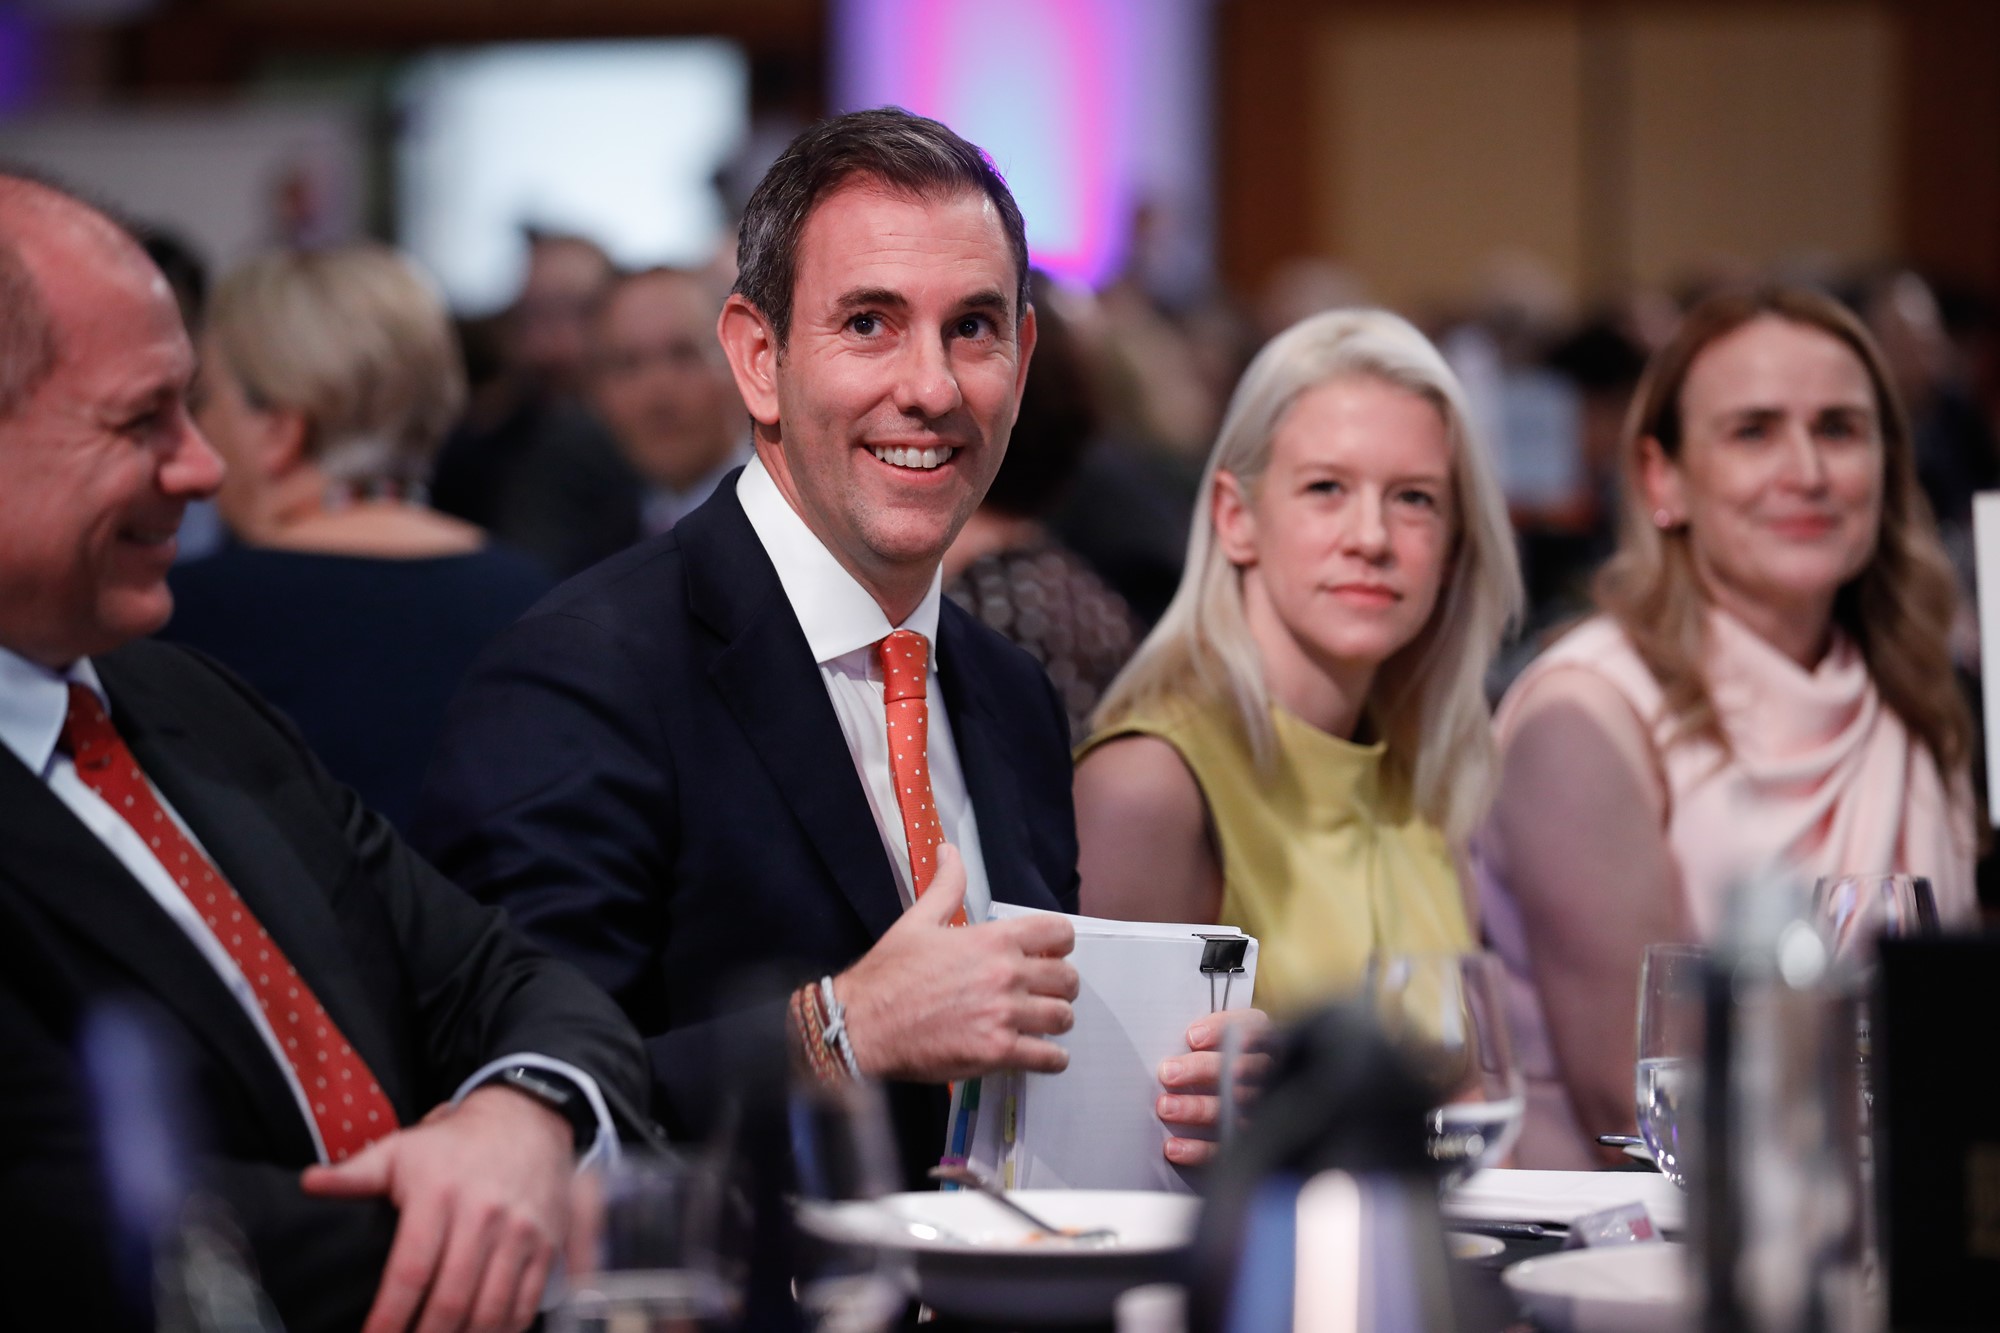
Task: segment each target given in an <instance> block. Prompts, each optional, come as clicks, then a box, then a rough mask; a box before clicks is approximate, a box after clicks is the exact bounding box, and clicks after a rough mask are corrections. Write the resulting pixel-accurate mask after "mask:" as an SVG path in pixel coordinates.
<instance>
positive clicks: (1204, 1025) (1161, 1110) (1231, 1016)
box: [1153, 1009, 1271, 1166]
mask: <svg viewBox="0 0 2000 1333" xmlns="http://www.w3.org/2000/svg"><path fill="white" fill-rule="evenodd" d="M1232 1027H1233V1028H1236V1029H1237V1033H1236V1052H1237V1055H1236V1060H1235V1068H1234V1069H1233V1070H1232V1071H1231V1075H1232V1077H1233V1078H1234V1080H1235V1083H1236V1105H1237V1107H1238V1108H1239V1109H1241V1108H1242V1107H1243V1106H1245V1105H1247V1104H1248V1103H1249V1102H1250V1101H1251V1100H1252V1099H1253V1098H1254V1097H1255V1096H1256V1093H1257V1089H1258V1087H1259V1086H1260V1085H1261V1084H1262V1082H1263V1080H1264V1076H1265V1075H1266V1074H1267V1073H1269V1072H1270V1069H1271V1057H1270V1056H1268V1055H1265V1054H1263V1053H1262V1052H1260V1051H1258V1050H1257V1047H1258V1045H1259V1043H1260V1042H1261V1041H1262V1040H1263V1037H1264V1034H1265V1033H1266V1032H1268V1031H1269V1030H1270V1027H1271V1020H1270V1018H1269V1017H1267V1016H1266V1015H1265V1013H1264V1011H1263V1010H1262V1009H1232V1010H1229V1011H1228V1012H1226V1013H1220V1014H1210V1015H1209V1016H1208V1017H1207V1018H1204V1019H1200V1020H1198V1021H1197V1022H1196V1023H1195V1024H1194V1025H1193V1026H1192V1027H1190V1028H1189V1029H1188V1033H1187V1042H1188V1054H1186V1055H1177V1056H1175V1057H1174V1058H1173V1059H1171V1060H1163V1061H1161V1062H1160V1086H1161V1087H1163V1088H1165V1089H1166V1091H1165V1092H1164V1093H1162V1094H1161V1095H1160V1099H1159V1101H1158V1102H1157V1103H1155V1104H1154V1108H1153V1109H1154V1111H1155V1112H1156V1113H1157V1114H1158V1115H1159V1117H1160V1119H1161V1120H1163V1121H1165V1122H1166V1124H1167V1126H1168V1127H1169V1128H1171V1129H1213V1128H1214V1127H1215V1126H1216V1125H1217V1124H1218V1123H1219V1122H1220V1121H1221V1119H1222V1097H1221V1088H1222V1042H1223V1034H1224V1032H1225V1031H1226V1030H1227V1029H1229V1028H1232ZM1215 1149H1216V1145H1215V1144H1214V1143H1212V1142H1210V1141H1209V1140H1207V1139H1199V1138H1188V1137H1186V1136H1184V1135H1178V1134H1177V1135H1175V1136H1174V1137H1172V1138H1169V1139H1168V1140H1167V1142H1166V1154H1167V1160H1168V1161H1170V1162H1173V1163H1174V1164H1176V1165H1178V1166H1199V1165H1201V1164H1203V1163H1205V1162H1207V1161H1209V1160H1210V1159H1211V1158H1213V1157H1214V1156H1215Z"/></svg>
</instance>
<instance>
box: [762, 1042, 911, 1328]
mask: <svg viewBox="0 0 2000 1333" xmlns="http://www.w3.org/2000/svg"><path fill="white" fill-rule="evenodd" d="M786 1115H787V1129H788V1130H789V1132H790V1138H791V1150H792V1173H793V1175H792V1187H793V1203H794V1209H795V1211H796V1214H797V1216H798V1220H799V1226H798V1229H797V1233H796V1236H795V1239H794V1254H793V1289H794V1291H795V1292H796V1293H797V1295H798V1301H799V1310H800V1313H801V1314H802V1315H803V1316H804V1320H805V1325H806V1327H807V1328H808V1329H811V1330H815V1333H881V1330H883V1329H886V1328H888V1327H889V1326H890V1325H891V1324H893V1323H895V1322H896V1320H897V1319H898V1318H899V1317H900V1316H901V1315H902V1313H903V1309H904V1306H905V1305H906V1304H907V1303H908V1301H909V1293H910V1292H911V1291H913V1290H914V1289H915V1285H916V1284H915V1277H914V1273H913V1271H912V1269H911V1267H910V1264H909V1259H908V1252H907V1251H906V1250H904V1249H901V1248H898V1247H897V1246H895V1245H894V1244H893V1243H885V1239H886V1236H885V1229H886V1230H889V1231H893V1225H892V1222H893V1219H891V1218H889V1217H888V1215H887V1214H886V1213H885V1212H884V1211H883V1210H881V1209H880V1208H879V1207H878V1205H879V1203H880V1201H881V1200H882V1199H884V1198H886V1197H887V1196H888V1195H890V1194H892V1193H894V1192H895V1191H896V1190H897V1188H898V1187H899V1185H898V1182H899V1180H900V1178H901V1177H900V1172H899V1171H898V1168H897V1159H896V1153H895V1147H894V1141H893V1139H892V1137H891V1134H890V1129H889V1113H888V1108H887V1105H886V1103H885V1101H884V1098H883V1095H882V1090H881V1088H880V1087H878V1086H877V1085H876V1084H874V1083H871V1082H868V1081H866V1080H855V1081H852V1082H846V1083H837V1084H828V1083H820V1082H817V1081H814V1080H812V1079H810V1078H806V1077H804V1076H801V1077H800V1078H799V1079H797V1080H796V1081H795V1082H794V1084H793V1085H792V1089H791V1093H790V1096H789V1099H788V1101H787V1105H786Z"/></svg>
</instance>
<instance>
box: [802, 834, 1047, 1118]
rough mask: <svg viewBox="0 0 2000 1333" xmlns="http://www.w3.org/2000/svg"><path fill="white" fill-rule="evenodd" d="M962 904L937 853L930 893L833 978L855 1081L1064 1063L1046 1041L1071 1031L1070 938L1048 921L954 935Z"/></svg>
mask: <svg viewBox="0 0 2000 1333" xmlns="http://www.w3.org/2000/svg"><path fill="white" fill-rule="evenodd" d="M964 901H965V866H964V863H963V862H961V861H960V860H959V857H958V849H957V848H955V847H952V846H950V845H948V844H947V845H945V846H941V847H939V848H938V868H937V878H936V879H934V880H933V881H932V882H931V886H930V888H929V889H927V890H926V891H925V892H924V893H923V895H922V896H921V897H919V898H918V899H917V901H916V904H915V905H914V906H912V907H911V908H910V910H909V911H907V912H905V913H903V915H902V918H901V919H900V920H898V921H897V922H896V924H895V925H893V926H891V927H890V928H889V931H888V933H887V934H885V935H883V936H882V938H881V939H880V940H877V941H876V943H875V947H874V948H872V949H870V950H869V951H868V952H867V953H866V954H864V955H862V957H861V960H860V961H859V962H857V963H855V965H854V966H853V967H851V968H849V969H848V970H847V971H845V972H843V973H841V974H840V975H839V976H838V977H835V978H834V981H833V988H834V994H835V995H836V996H837V997H838V998H839V1000H840V1002H841V1004H842V1005H844V1006H845V1007H846V1009H847V1034H848V1040H849V1041H850V1042H851V1043H852V1044H853V1047H854V1059H855V1062H856V1063H857V1064H859V1065H860V1066H861V1072H862V1073H864V1074H868V1075H870V1076H872V1077H875V1078H900V1079H912V1080H917V1081H923V1082H931V1083H942V1082H945V1081H947V1080H949V1079H958V1078H976V1077H978V1076H980V1075H982V1074H990V1073H992V1072H993V1071H994V1070H996V1069H1030V1070H1034V1071H1036V1072H1038V1073H1050V1074H1052V1073H1056V1072H1058V1071H1060V1070H1061V1069H1062V1068H1063V1067H1064V1066H1065V1065H1067V1064H1068V1063H1069V1053H1068V1052H1067V1051H1065V1050H1063V1048H1062V1047H1060V1046H1058V1045H1056V1044H1055V1043H1054V1042H1052V1041H1048V1040H1045V1037H1046V1036H1047V1035H1048V1034H1050V1033H1057V1032H1067V1031H1069V1030H1070V1027H1071V1025H1072V1024H1073V1023H1074V1022H1075V1021H1076V1020H1075V1017H1074V1015H1072V1014H1071V1012H1070V1007H1069V1002H1070V1001H1071V1000H1074V999H1075V998H1076V985H1077V982H1076V969H1075V968H1074V967H1071V966H1070V965H1069V964H1068V963H1066V962H1064V961H1063V956H1064V955H1065V954H1067V953H1068V952H1069V951H1070V949H1071V948H1072V947H1073V946H1074V945H1075V943H1076V931H1075V930H1074V928H1072V927H1071V925H1070V924H1069V922H1068V921H1066V920H1064V919H1063V918H1062V917H1060V916H1053V915H1048V916H1027V917H1017V918H1013V919H1010V920H1007V921H989V922H987V923H985V924H984V925H978V926H960V927H953V926H952V925H951V924H950V922H951V918H952V914H953V913H955V912H956V911H958V908H959V904H961V903H962V902H964Z"/></svg>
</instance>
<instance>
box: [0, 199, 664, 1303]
mask: <svg viewBox="0 0 2000 1333" xmlns="http://www.w3.org/2000/svg"><path fill="white" fill-rule="evenodd" d="M194 373H195V362H194V354H193V351H192V349H191V347H190V346H189V343H188V339H187V335H186V333H185V332H184V330H183V329H182V327H181V323H180V318H179V315H178V313H177V311H176V308H175V306H174V303H173V299H172V296H171V294H170V293H169V291H168V288H167V285H166V283H165V281H164V280H163V279H162V278H161V276H160V274H159V271H158V270H157V269H156V268H154V266H153V265H152V263H151V262H150V261H149V260H148V259H147V258H146V257H145V255H144V253H143V252H142V251H141V250H140V248H139V247H138V246H137V245H136V244H135V243H133V241H132V240H131V239H130V238H129V237H128V236H127V235H126V234H125V233H124V232H123V231H121V230H120V229H119V228H118V227H117V226H116V225H115V224H114V223H112V222H111V221H110V220H109V219H107V218H106V217H104V216H103V215H102V214H100V213H98V212H96V211H94V210H92V209H91V208H89V207H87V206H85V205H83V204H81V203H79V202H78V201H76V200H75V199H72V198H70V197H68V196H66V195H64V194H62V193H60V192H58V191H56V190H53V189H51V188H48V187H46V186H43V185H39V184H35V183H32V182H28V181H25V180H21V179H18V178H14V177H8V176H0V1326H5V1327H9V1328H12V1327H22V1328H29V1327H32V1328H93V1329H94V1328H115V1327H127V1326H129V1327H142V1326H143V1327H150V1326H151V1321H150V1320H149V1319H148V1318H147V1317H146V1315H145V1313H144V1311H143V1308H140V1309H136V1310H135V1309H134V1308H133V1307H132V1306H131V1305H130V1304H126V1303H124V1302H121V1300H120V1286H119V1284H118V1283H117V1282H115V1281H114V1280H113V1263H112V1257H111V1254H110V1252H109V1251H110V1242H111V1238H112V1236H113V1234H114V1232H115V1231H116V1230H117V1227H116V1224H115V1223H116V1220H117V1211H118V1208H117V1203H116V1201H114V1198H113V1190H112V1188H111V1186H110V1184H109V1182H108V1181H107V1179H106V1178H105V1173H104V1172H103V1170H102V1169H101V1168H100V1160H101V1157H100V1149H101V1147H102V1145H100V1144H99V1143H97V1142H96V1141H95V1139H96V1134H95V1130H94V1127H93V1120H94V1115H95V1113H96V1111H100V1110H102V1109H103V1108H102V1107H96V1108H94V1107H93V1105H92V1100H91V1096H90V1092H89V1081H88V1079H87V1078H86V1075H85V1072H84V1061H83V1058H82V1056H81V1055H80V1053H79V1045H80V1042H81V1039H82V1034H83V1033H84V1032H85V1031H86V1030H87V1029H88V1028H90V1026H91V1025H92V1022H93V1016H94V1015H95V1014H96V1013H97V1012H99V1011H100V1009H101V1007H102V1006H103V1005H104V1004H105V1003H106V1002H112V1001H116V1002H124V1003H128V1004H129V1003H131V1002H132V1001H134V1000H135V999H136V1000H137V1001H138V1002H139V1003H141V1004H142V1005H143V1006H144V1007H145V1008H146V1009H147V1010H148V1011H149V1012H150V1013H151V1014H152V1015H153V1016H154V1020H155V1024H156V1027H157V1029H158V1030H159V1031H160V1032H161V1033H162V1034H163V1035H164V1038H165V1041H166V1045H167V1047H168V1048H170V1049H171V1050H172V1051H173V1052H174V1053H175V1054H176V1055H177V1056H178V1057H179V1058H180V1059H181V1060H182V1062H183V1063H184V1072H185V1074H186V1082H187V1084H188V1085H189V1086H190V1087H191V1089H192V1091H193V1094H194V1100H195V1102H196V1107H195V1110H196V1114H197V1117H198V1119H199V1120H200V1122H201V1128H202V1130H203V1131H204V1133H203V1138H204V1139H205V1143H206V1152H205V1154H204V1155H203V1156H201V1157H200V1159H199V1160H198V1161H196V1162H195V1163H193V1164H192V1168H193V1172H194V1175H195V1178H196V1183H197V1185H198V1186H199V1188H201V1189H202V1190H204V1191H206V1192H207V1193H208V1194H209V1195H210V1196H211V1197H213V1198H216V1199H219V1200H220V1201H221V1202H222V1203H223V1204H224V1205H225V1206H226V1208H227V1211H228V1213H229V1215H230V1218H231V1221H232V1222H233V1225H234V1226H235V1227H236V1228H237V1229H239V1230H240V1231H241V1233H242V1235H243V1237H244V1239H245V1240H246V1241H247V1243H248V1246H249V1249H250V1251H251V1254H252V1256H253V1257H254V1260H255V1262H256V1265H257V1267H258V1270H259V1272H260V1275H261V1278H262V1280H263V1283H264V1285H265V1287H266V1289H267V1290H268V1292H269V1293H270V1295H271V1297H272V1299H273V1300H274V1302H275V1304H276V1306H277V1309H278V1312H279V1314H280V1315H281V1316H282V1318H283V1319H284V1320H285V1323H286V1326H287V1327H288V1328H290V1329H292V1330H293V1331H294V1333H299V1331H300V1330H306V1329H351V1328H355V1327H357V1326H362V1325H363V1323H364V1319H365V1321H366V1324H365V1326H366V1328H367V1329H368V1330H369V1333H389V1331H390V1330H400V1329H404V1328H409V1327H415V1328H418V1329H422V1330H445V1329H480V1330H503V1329H519V1328H522V1327H525V1326H526V1325H527V1323H528V1322H529V1321H530V1320H531V1319H532V1318H533V1317H534V1314H535V1311H536V1309H537V1307H538V1305H539V1304H540V1301H541V1299H542V1294H543V1286H544V1284H545V1279H546V1278H547V1275H548V1273H549V1271H550V1268H551V1264H552V1263H553V1262H554V1260H555V1258H556V1257H557V1255H558V1254H559V1252H560V1249H561V1246H562V1244H563V1241H564V1236H565V1233H566V1230H567V1227H568V1217H569V1210H570V1198H571V1192H570V1180H571V1177H572V1175H573V1173H574V1170H575V1168H576V1164H577V1161H578V1158H579V1156H580V1155H585V1154H591V1153H597V1154H602V1153H606V1152H611V1151H615V1150H616V1143H615V1129H614V1122H613V1115H612V1111H613V1108H614V1107H616V1108H620V1109H621V1111H622V1118H624V1119H626V1120H628V1121H633V1122H634V1123H636V1118H635V1117H634V1116H633V1113H632V1109H631V1108H634V1107H637V1106H642V1105H643V1102H644V1097H645V1083H644V1077H643V1063H642V1060H643V1057H642V1053H641V1051H640V1048H639V1046H638V1042H637V1039H636V1036H635V1034H634V1033H633V1032H632V1030H631V1028H630V1026H629V1024H628V1023H627V1022H626V1021H625V1020H624V1018H623V1017H622V1016H621V1015H620V1014H619V1013H618V1012H617V1009H616V1007H615V1006H614V1005H612V1004H611V1003H610V1001H609V1000H608V999H606V998H605V997H604V996H603V995H602V993H601V992H599V991H598V990H597V989H596V988H594V987H592V986H591V985H590V984H589V983H588V982H587V981H585V980H584V979H583V978H582V977H580V976H577V975H576V974H575V973H574V972H572V971H571V970H570V969H569V968H567V967H566V966H564V965H562V964H559V963H556V962H555V961H554V960H552V959H550V958H548V957H547V956H546V955H544V954H541V953H540V952H539V951H537V950H535V949H534V948H533V947H532V946H530V945H529V944H527V942H526V941H525V940H524V939H522V938H521V937H520V936H518V935H517V934H515V933H514V932H513V931H512V930H511V929H510V928H509V927H508V926H507V925H506V923H505V921H504V919H503V918H502V917H501V916H500V914H499V913H497V912H494V911H492V910H490V909H485V908H481V907H479V906H477V905H476V904H473V903H472V902H470V901H469V900H468V899H466V898H465V896H464V895H463V894H461V893H460V892H459V891H458V890H457V889H455V888H453V887H452V886H451V885H450V884H449V883H448V882H446V881H445V880H443V879H442V878H441V877H439V876H438V875H437V874H436V872H435V871H433V870H431V869H430V867H428V866H427V865H425V864H424V863H423V862H422V861H421V860H419V859H418V857H417V856H416V855H415V854H414V853H413V852H411V851H410V850H409V849H408V848H407V847H405V846H404V845H403V844H402V843H401V842H400V841H399V840H398V839H397V837H396V835H395V834H394V832H393V831H392V830H391V829H390V828H389V826H388V825H387V824H386V823H384V822H383V821H382V820H381V819H380V818H378V817H377V816H375V815H373V814H371V813H370V812H368V811H367V810H365V809H363V808H362V807H361V806H360V805H359V803H358V802H357V801H356V799H355V798H354V796H353V794H352V793H351V792H348V791H346V790H345V789H344V788H342V787H340V786H339V785H338V784H337V783H335V782H334V781H333V780H332V779H330V778H329V777H328V776H327V774H326V773H325V771H324V770H323V769H321V768H320V767H319V765H318V764H317V763H316V762H315V761H314V760H313V758H312V756H311V755H310V754H309V753H308V752H307V751H306V750H305V748H304V746H303V745H302V743H301V742H300V741H299V739H298V737H297V734H296V733H295V732H294V731H293V730H292V728H291V727H290V726H289V724H287V723H286V722H285V721H284V720H283V719H282V718H280V717H279V716H277V715H276V714H275V713H274V712H272V711H271V710H270V709H269V708H268V707H266V706H265V705H264V704H263V703H262V702H261V701H259V700H258V699H257V698H255V697H254V696H253V695H251V694H250V693H249V692H248V691H247V690H246V689H245V688H244V687H243V686H242V685H241V684H240V683H239V682H237V681H235V680H234V679H233V678H231V677H229V676H227V675H226V674H225V673H223V672H221V671H219V670H217V669H216V668H214V667H213V666H211V665H209V664H208V663H206V662H205V661H203V660H201V659H198V658H195V657H192V656H190V655H188V654H186V653H183V652H181V651H180V650H177V649H174V648H170V647H167V646H164V645H160V644H155V643H152V642H149V641H145V640H144V639H143V637H142V636H144V635H146V634H148V633H150V632H151V631H153V630H155V629H157V628H158V627H159V626H160V624H161V623H162V622H163V621H165V620H166V618H167V616H168V613H169V610H170V608H171V599H170V596H169V594H168V591H167V584H166V575H167V570H168V567H169V566H170V565H171V563H172V561H173V557H174V549H175V544H174V533H175V529H176V528H177V527H178V525H179V522H180V518H181V514H182V511H183V510H184V509H185V507H186V505H187V504H188V502H189V501H191V500H194V499H197V498H200V497H203V496H206V495H209V494H212V493H213V492H214V491H215V489H216V487H217V485H218V484H219V483H220V480H221V476H222V466H221V462H220V460H219V459H218V458H217V457H216V455H215V454H214V453H213V451H211V450H210V449H209V447H208V445H207V444H206V443H205V442H204V441H203V440H202V438H201V436H200V435H199V434H198V433H197V432H196V430H195V429H194V426H193V424H192V422H191V420H190V418H189V415H188V405H187V396H188V392H189V388H190V385H191V382H192V380H193V378H194ZM133 1110H134V1108H131V1107H125V1108H121V1111H122V1112H123V1113H126V1114H128V1115H129V1114H130V1113H131V1112H132V1111H133ZM146 1110H147V1108H138V1112H139V1114H140V1115H141V1116H142V1117H143V1116H144V1115H145V1113H146ZM140 1305H141V1307H143V1293H141V1301H140Z"/></svg>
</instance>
